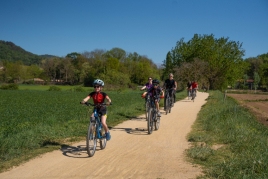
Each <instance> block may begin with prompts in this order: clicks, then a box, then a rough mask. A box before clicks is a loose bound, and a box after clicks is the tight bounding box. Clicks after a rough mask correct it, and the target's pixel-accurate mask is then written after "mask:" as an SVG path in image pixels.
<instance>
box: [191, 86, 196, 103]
mask: <svg viewBox="0 0 268 179" xmlns="http://www.w3.org/2000/svg"><path fill="white" fill-rule="evenodd" d="M195 97H196V89H192V100H193V102H194V99H195Z"/></svg>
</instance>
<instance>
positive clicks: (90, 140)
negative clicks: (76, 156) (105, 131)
mask: <svg viewBox="0 0 268 179" xmlns="http://www.w3.org/2000/svg"><path fill="white" fill-rule="evenodd" d="M86 144H87V154H88V156H90V157H92V156H93V155H94V154H95V151H96V146H97V137H96V124H94V123H90V125H89V126H88V132H87V141H86Z"/></svg>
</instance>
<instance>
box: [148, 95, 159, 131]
mask: <svg viewBox="0 0 268 179" xmlns="http://www.w3.org/2000/svg"><path fill="white" fill-rule="evenodd" d="M148 96H149V97H148V101H149V110H148V118H147V128H148V134H151V133H152V132H153V128H155V130H158V129H159V126H160V117H158V115H157V109H156V106H155V101H154V100H153V97H152V96H150V95H148Z"/></svg>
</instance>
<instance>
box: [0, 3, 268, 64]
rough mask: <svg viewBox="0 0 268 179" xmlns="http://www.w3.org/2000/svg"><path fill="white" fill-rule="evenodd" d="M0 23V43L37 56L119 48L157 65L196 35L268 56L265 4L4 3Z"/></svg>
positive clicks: (0, 7) (267, 6)
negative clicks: (234, 44) (212, 36)
mask: <svg viewBox="0 0 268 179" xmlns="http://www.w3.org/2000/svg"><path fill="white" fill-rule="evenodd" d="M0 24H1V25H0V40H4V41H11V42H13V43H15V44H16V45H18V46H20V47H21V48H23V49H24V50H26V51H29V52H32V53H34V54H37V55H43V54H50V55H57V56H60V57H63V56H66V55H67V54H68V53H71V52H78V53H83V52H85V51H88V52H90V51H93V50H95V49H103V50H111V49H112V48H114V47H118V48H121V49H123V50H125V51H126V52H129V53H133V52H137V53H138V54H139V55H144V56H147V57H148V58H149V59H151V60H152V61H153V62H155V63H156V64H161V63H162V62H163V60H165V58H166V54H167V52H168V51H170V50H171V49H172V48H173V47H175V46H176V42H177V41H179V40H180V39H181V38H184V41H188V40H190V39H191V38H192V37H193V36H194V34H200V35H205V34H207V35H210V34H214V36H215V38H220V37H225V38H226V37H228V38H229V40H231V41H239V42H241V43H243V46H242V48H243V49H244V50H245V51H246V52H245V56H244V58H248V57H256V56H257V55H260V54H263V53H268V1H267V0H2V1H0Z"/></svg>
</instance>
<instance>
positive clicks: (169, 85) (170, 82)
mask: <svg viewBox="0 0 268 179" xmlns="http://www.w3.org/2000/svg"><path fill="white" fill-rule="evenodd" d="M163 88H164V89H167V90H168V91H169V95H170V96H171V97H173V99H174V100H173V101H174V103H175V102H176V94H175V93H176V89H177V82H176V81H175V80H174V79H173V74H172V73H170V74H169V78H168V79H166V80H165V83H164V85H163ZM166 95H167V94H166ZM166 95H165V100H164V110H166V109H165V107H166ZM172 105H173V104H172Z"/></svg>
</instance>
